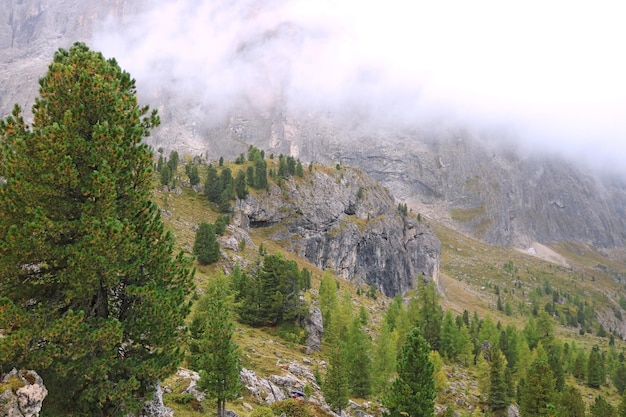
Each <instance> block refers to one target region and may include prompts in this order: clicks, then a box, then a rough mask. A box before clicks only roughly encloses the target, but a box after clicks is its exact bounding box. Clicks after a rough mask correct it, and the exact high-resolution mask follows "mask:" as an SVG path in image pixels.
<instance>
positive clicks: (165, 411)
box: [140, 381, 174, 417]
mask: <svg viewBox="0 0 626 417" xmlns="http://www.w3.org/2000/svg"><path fill="white" fill-rule="evenodd" d="M140 417H174V410H172V409H171V408H169V407H166V406H165V404H163V388H162V387H161V382H160V381H157V383H156V384H155V386H154V395H153V397H152V400H150V401H147V402H146V403H145V405H144V408H143V410H142V412H141V414H140Z"/></svg>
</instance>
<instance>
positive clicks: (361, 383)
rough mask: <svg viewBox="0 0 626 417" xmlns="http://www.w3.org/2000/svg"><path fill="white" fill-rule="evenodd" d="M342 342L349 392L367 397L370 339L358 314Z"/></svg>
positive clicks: (370, 376) (370, 385)
mask: <svg viewBox="0 0 626 417" xmlns="http://www.w3.org/2000/svg"><path fill="white" fill-rule="evenodd" d="M344 343H345V353H346V370H347V373H348V381H349V382H348V386H349V387H350V393H351V394H352V395H354V396H356V397H359V398H367V397H368V396H369V395H370V394H371V393H372V373H371V372H372V358H371V350H372V341H371V339H370V337H369V335H368V334H367V333H366V332H365V330H364V329H363V323H361V320H360V318H359V317H358V316H357V317H354V318H353V320H352V322H351V323H350V326H349V327H348V333H347V334H346V337H345V342H344Z"/></svg>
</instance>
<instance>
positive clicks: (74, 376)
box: [0, 43, 192, 416]
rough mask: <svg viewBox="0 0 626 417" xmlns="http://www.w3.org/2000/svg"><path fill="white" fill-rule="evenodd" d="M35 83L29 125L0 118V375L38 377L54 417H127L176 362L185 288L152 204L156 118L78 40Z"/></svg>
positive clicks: (126, 82)
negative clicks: (32, 373)
mask: <svg viewBox="0 0 626 417" xmlns="http://www.w3.org/2000/svg"><path fill="white" fill-rule="evenodd" d="M39 84H40V89H39V97H38V98H37V99H36V102H35V105H34V106H33V108H32V111H33V118H34V120H33V123H32V126H27V125H26V123H25V122H24V119H23V117H22V116H21V111H20V108H19V107H18V106H16V107H15V109H14V111H13V115H12V116H10V117H8V118H7V119H6V120H4V121H2V122H0V179H1V180H0V213H2V215H1V216H0V329H2V330H1V333H2V337H0V368H1V369H2V370H6V369H10V368H12V367H16V368H18V369H20V368H26V369H35V370H37V372H39V373H40V374H41V375H42V377H43V379H44V380H45V381H46V386H47V387H48V389H49V391H50V392H49V396H48V398H47V399H46V407H47V408H48V410H53V411H54V410H56V412H57V413H61V414H63V415H106V416H108V415H118V414H124V413H127V412H132V411H136V410H137V409H139V408H141V406H142V405H143V401H144V400H145V399H149V398H150V396H151V390H152V387H153V384H154V383H155V382H157V380H158V379H160V378H163V377H165V376H167V375H169V374H171V373H172V372H173V371H174V370H175V369H176V367H177V365H178V364H179V363H180V359H181V355H182V352H181V351H180V350H179V346H180V344H181V340H182V338H183V337H184V327H183V324H184V319H185V316H186V315H187V314H188V311H189V306H188V304H187V303H186V302H185V299H186V296H187V294H188V293H189V291H190V290H191V288H192V274H191V271H190V267H189V265H190V264H189V261H188V260H187V259H185V257H183V255H182V254H179V255H178V256H177V257H173V237H172V235H171V234H170V233H167V232H165V231H164V226H163V222H162V221H161V218H160V212H159V210H158V208H157V206H156V205H155V203H154V202H152V201H151V199H150V197H151V194H150V193H151V181H152V171H151V169H152V163H153V156H152V152H151V150H150V149H149V148H148V147H147V146H146V145H145V144H143V143H142V139H143V138H144V137H145V136H148V134H149V132H150V130H151V129H152V128H154V127H156V126H157V125H158V124H159V118H158V115H157V113H156V111H152V112H150V111H149V108H148V107H147V106H146V107H141V106H139V105H138V104H137V98H136V89H135V82H134V80H133V79H131V77H130V75H129V74H128V73H127V72H125V71H123V70H122V69H121V68H120V67H119V65H118V64H117V62H116V61H115V60H114V59H108V60H107V59H105V58H104V57H103V56H102V54H100V53H97V52H94V51H91V50H90V49H89V48H88V47H87V46H86V45H84V44H80V43H77V44H75V45H74V46H72V47H71V48H70V49H69V50H64V49H60V50H59V51H58V52H56V53H55V55H54V59H53V61H52V63H51V64H50V65H49V67H48V71H47V73H46V75H45V76H44V77H43V78H41V79H40V80H39Z"/></svg>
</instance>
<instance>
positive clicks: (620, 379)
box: [613, 362, 626, 394]
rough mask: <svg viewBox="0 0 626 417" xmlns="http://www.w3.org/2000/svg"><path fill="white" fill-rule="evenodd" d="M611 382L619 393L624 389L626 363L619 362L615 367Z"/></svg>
mask: <svg viewBox="0 0 626 417" xmlns="http://www.w3.org/2000/svg"><path fill="white" fill-rule="evenodd" d="M613 384H614V385H615V388H617V391H618V392H619V393H620V394H623V393H624V391H625V390H626V364H625V363H624V362H620V363H619V364H618V365H617V368H616V369H615V376H614V377H613Z"/></svg>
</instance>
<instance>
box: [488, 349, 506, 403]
mask: <svg viewBox="0 0 626 417" xmlns="http://www.w3.org/2000/svg"><path fill="white" fill-rule="evenodd" d="M505 366H506V365H505V358H504V355H503V354H502V353H501V352H500V350H499V349H493V350H492V351H491V368H490V372H489V400H488V404H489V407H491V409H492V410H494V411H497V410H503V409H505V408H506V407H508V405H509V403H510V401H509V389H508V386H507V381H506V380H505V379H504V369H505Z"/></svg>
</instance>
